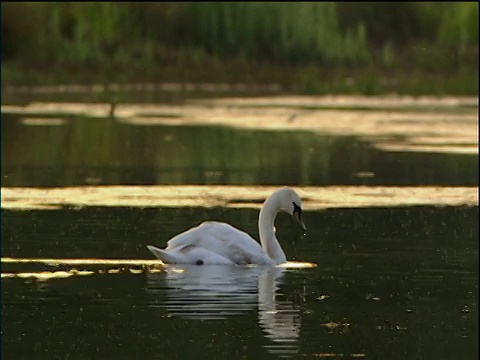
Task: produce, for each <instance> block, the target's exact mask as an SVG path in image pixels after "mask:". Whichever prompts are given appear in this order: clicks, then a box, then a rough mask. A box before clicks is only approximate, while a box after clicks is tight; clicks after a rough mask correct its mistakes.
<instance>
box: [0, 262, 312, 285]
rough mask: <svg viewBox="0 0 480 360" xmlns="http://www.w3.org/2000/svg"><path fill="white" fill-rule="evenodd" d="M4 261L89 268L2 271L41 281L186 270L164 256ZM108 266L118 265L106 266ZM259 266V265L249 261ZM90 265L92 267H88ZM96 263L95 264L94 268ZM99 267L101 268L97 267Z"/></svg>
mask: <svg viewBox="0 0 480 360" xmlns="http://www.w3.org/2000/svg"><path fill="white" fill-rule="evenodd" d="M1 262H2V265H4V266H5V265H7V264H10V265H13V264H38V265H40V266H66V267H73V266H83V267H87V269H83V270H78V269H73V268H72V269H67V270H62V271H43V270H42V271H38V272H35V271H32V272H24V271H19V272H4V273H3V272H2V274H1V275H2V276H1V277H2V279H8V278H21V279H28V278H32V279H35V280H38V281H46V280H50V279H65V278H69V277H72V276H87V275H94V274H99V275H115V274H125V273H129V274H134V275H139V274H143V273H146V272H148V273H160V272H163V271H165V270H166V269H167V268H168V271H173V272H177V273H181V272H183V271H184V270H183V269H179V268H173V267H169V266H168V265H166V264H165V263H163V262H162V261H161V260H148V259H48V258H11V257H4V258H1ZM105 266H114V267H113V268H108V269H106V268H105ZM251 266H256V265H249V267H251ZM316 266H317V264H314V263H308V262H298V261H289V262H287V263H285V264H281V265H278V267H282V268H286V269H306V268H313V267H316ZM88 267H90V268H88ZM92 267H94V268H92ZM95 267H96V268H97V269H95Z"/></svg>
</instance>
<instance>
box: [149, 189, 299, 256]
mask: <svg viewBox="0 0 480 360" xmlns="http://www.w3.org/2000/svg"><path fill="white" fill-rule="evenodd" d="M279 211H285V212H287V213H289V214H290V215H292V216H293V217H294V218H295V219H296V220H297V221H298V222H299V224H300V226H301V227H302V229H303V231H304V232H305V231H306V228H305V225H304V224H303V220H302V202H301V200H300V197H299V196H298V195H297V193H296V192H295V191H294V190H292V189H290V188H288V187H283V188H280V189H278V190H276V191H275V192H274V193H273V194H271V195H270V196H269V197H268V198H267V200H265V203H264V204H263V206H262V209H261V210H260V215H259V217H258V230H259V233H260V242H261V243H262V246H260V244H259V243H258V242H257V241H255V240H254V239H253V238H252V237H251V236H250V235H248V234H247V233H245V232H243V231H241V230H238V229H236V228H234V227H233V226H231V225H230V224H227V223H221V222H214V221H206V222H203V223H202V224H200V225H199V226H197V227H194V228H191V229H189V230H187V231H185V232H183V233H181V234H179V235H177V236H175V237H173V238H172V239H170V240H169V241H168V243H167V248H166V249H164V250H162V249H159V248H157V247H155V246H151V245H148V246H147V248H148V250H150V251H151V252H152V253H153V254H154V255H155V256H156V257H157V258H158V259H160V260H162V261H163V262H164V263H166V264H197V265H204V264H205V265H233V264H237V265H247V264H257V265H278V264H282V263H285V262H286V261H287V259H286V257H285V253H284V252H283V250H282V247H281V246H280V244H279V243H278V240H277V238H276V236H275V232H274V227H273V226H274V221H275V217H276V215H277V213H278V212H279Z"/></svg>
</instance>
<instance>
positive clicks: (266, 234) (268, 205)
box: [258, 197, 287, 264]
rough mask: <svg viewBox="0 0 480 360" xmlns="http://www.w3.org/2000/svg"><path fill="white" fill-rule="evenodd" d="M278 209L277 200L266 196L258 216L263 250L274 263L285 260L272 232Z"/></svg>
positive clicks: (280, 262)
mask: <svg viewBox="0 0 480 360" xmlns="http://www.w3.org/2000/svg"><path fill="white" fill-rule="evenodd" d="M279 209H280V206H279V204H278V201H276V199H275V198H274V197H270V198H268V199H267V200H266V201H265V203H264V204H263V206H262V209H261V210H260V216H259V217H258V231H259V233H260V242H261V243H262V247H263V250H264V251H265V253H266V254H267V255H268V256H269V257H270V259H272V260H273V262H274V263H275V264H282V263H284V262H286V261H287V259H286V257H285V253H284V252H283V250H282V247H281V246H280V244H279V242H278V240H277V237H276V236H275V232H274V225H275V217H276V216H277V213H278V211H279Z"/></svg>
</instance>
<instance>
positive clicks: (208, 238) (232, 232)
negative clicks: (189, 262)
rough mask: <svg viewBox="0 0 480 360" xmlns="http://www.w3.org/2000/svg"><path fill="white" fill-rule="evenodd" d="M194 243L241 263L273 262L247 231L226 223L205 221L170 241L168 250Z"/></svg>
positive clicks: (196, 245)
mask: <svg viewBox="0 0 480 360" xmlns="http://www.w3.org/2000/svg"><path fill="white" fill-rule="evenodd" d="M192 245H193V246H195V247H198V248H203V249H205V250H208V251H210V252H212V253H215V254H218V255H219V256H222V257H224V258H226V259H229V260H230V261H232V262H234V263H235V264H239V265H245V264H269V263H270V262H271V260H270V259H269V258H268V257H267V256H266V255H265V253H264V251H263V249H262V247H261V246H260V244H259V243H258V242H257V241H255V240H254V239H253V238H252V237H251V236H250V235H248V234H247V233H245V232H243V231H241V230H238V229H236V228H234V227H233V226H231V225H229V224H226V223H220V222H214V221H208V222H204V223H202V224H200V225H199V226H197V227H195V228H192V229H189V230H187V231H185V232H183V233H181V234H179V235H177V236H175V237H174V238H172V239H171V240H170V241H168V246H167V250H177V249H181V248H184V247H186V246H192Z"/></svg>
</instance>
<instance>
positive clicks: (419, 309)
mask: <svg viewBox="0 0 480 360" xmlns="http://www.w3.org/2000/svg"><path fill="white" fill-rule="evenodd" d="M285 101H286V102H287V100H285ZM319 103H321V100H319ZM232 104H233V103H231V104H229V105H228V106H229V109H230V110H229V112H228V114H229V116H230V117H226V115H225V114H226V112H225V111H226V110H225V108H223V110H222V108H221V105H220V104H217V105H216V106H211V105H207V104H203V105H202V106H200V107H198V104H196V103H195V104H193V105H192V107H191V108H190V107H188V106H186V105H185V104H183V105H181V106H180V105H172V104H167V105H168V108H165V107H163V108H155V109H153V110H152V109H150V110H148V111H149V112H148V113H144V114H143V115H142V116H140V115H138V112H137V114H136V115H135V116H133V115H128V114H127V113H128V112H127V111H126V110H125V112H124V113H122V112H121V109H119V115H118V118H116V119H112V118H108V116H105V115H102V114H100V115H98V114H96V113H95V111H96V110H95V109H96V108H95V106H94V105H91V104H84V105H82V106H83V107H82V108H81V110H79V108H78V106H79V105H78V104H76V105H75V104H74V105H72V104H70V105H68V106H67V105H64V106H65V107H63V108H61V111H59V108H58V107H55V106H57V105H55V106H54V107H53V109H52V105H51V104H50V105H48V106H47V105H46V104H43V105H42V106H43V107H42V106H37V105H35V106H37V107H35V106H33V108H29V107H28V106H27V107H18V108H12V107H10V108H9V107H8V106H4V107H3V108H2V123H1V126H2V165H1V166H2V280H1V286H2V357H3V358H5V359H33V358H35V359H52V358H53V359H57V358H58V359H97V358H98V359H137V358H138V359H141V358H147V359H191V358H204V359H245V358H247V359H257V358H258V359H264V358H272V359H274V358H298V359H304V358H305V359H316V358H332V357H333V358H370V359H384V358H393V359H476V358H478V240H477V239H478V151H477V152H476V151H474V150H475V149H474V147H475V145H476V146H477V147H478V143H477V144H475V141H478V140H472V139H473V138H472V137H471V135H472V134H471V132H472V131H475V128H474V127H472V124H473V125H476V126H477V127H478V103H477V106H476V107H475V106H473V107H471V106H470V107H464V106H463V107H462V106H456V105H455V104H454V105H452V106H450V107H449V106H446V107H445V108H444V107H442V106H443V105H442V103H441V101H439V102H438V103H435V104H434V105H435V106H436V107H435V106H434V107H433V108H432V106H433V105H432V104H431V103H427V105H425V106H426V107H422V106H423V105H422V104H423V103H422V104H421V105H422V106H417V108H416V109H415V111H416V114H417V115H418V116H416V117H415V116H412V113H411V106H412V104H408V105H407V106H408V108H405V105H404V104H403V103H401V102H398V103H395V106H396V107H392V108H390V109H389V111H388V114H386V115H384V118H383V117H382V119H384V120H385V121H387V122H388V126H389V127H388V128H382V126H383V125H382V124H381V123H379V122H378V123H375V124H376V126H373V127H372V126H366V125H365V124H367V123H368V121H373V120H372V118H374V117H375V116H379V113H382V112H385V109H378V108H376V107H375V106H373V105H369V106H370V107H369V108H368V109H367V111H366V112H365V113H362V114H361V115H362V116H360V117H359V119H360V118H361V119H363V120H358V121H359V124H358V127H361V128H362V129H361V130H358V127H357V126H353V127H352V128H351V131H347V130H346V129H343V130H342V129H340V130H339V129H338V128H337V127H338V124H336V122H335V124H336V125H332V126H330V127H328V128H325V129H313V128H312V127H314V126H317V125H316V123H315V121H314V120H315V118H314V117H315V116H318V119H320V118H321V116H327V115H326V114H325V112H328V114H331V113H330V112H331V111H332V110H331V109H317V110H318V111H319V113H318V114H317V113H316V112H315V111H317V110H315V111H313V112H308V113H302V112H299V113H295V114H296V115H295V116H298V118H296V119H293V120H292V117H289V116H285V114H286V115H288V114H291V109H289V110H288V111H287V110H285V109H283V108H282V109H283V110H282V109H280V110H282V111H284V113H281V114H280V113H278V111H280V110H279V109H278V105H275V106H273V105H272V106H271V107H268V106H266V105H264V104H263V105H262V107H258V106H257V107H254V106H246V105H245V104H242V106H238V107H237V108H235V107H234V106H233V105H232ZM167 105H166V106H167ZM250 105H251V104H250ZM257 105H258V104H257ZM416 105H418V104H416ZM85 109H87V110H88V111H90V112H87V113H85V112H84V110H85ZM92 109H93V110H92ZM219 109H220V110H219ZM232 109H233V110H232ZM130 110H131V109H130ZM130 110H129V111H130ZM143 111H147V110H143ZM222 111H224V112H222ZM295 111H306V110H304V109H303V110H298V109H295ZM308 111H312V110H308ZM339 111H340V112H342V113H340V112H339V113H337V115H339V114H340V115H341V114H343V112H350V113H352V114H357V115H358V113H357V112H358V108H357V107H355V108H354V109H350V110H349V109H347V110H345V109H340V110H339ZM202 112H203V113H202ZM426 112H428V114H431V115H432V116H431V118H428V119H426V120H425V113H426ZM391 113H394V114H402V116H405V117H407V118H408V119H409V121H411V124H410V125H411V127H414V128H415V126H416V128H415V129H417V130H418V131H417V132H411V133H409V132H408V131H404V130H399V129H398V128H394V127H393V125H392V123H393V122H394V123H395V126H400V124H405V121H406V120H405V119H403V118H394V119H391V118H390V117H391V116H392V115H391ZM199 114H202V115H199ZM241 114H243V117H244V118H245V119H244V120H243V122H242V121H241V119H240V120H239V119H237V117H240V116H242V115H241ZM279 114H280V115H282V116H284V117H283V120H282V121H283V122H284V123H285V124H288V126H290V127H291V128H281V126H280V125H282V124H283V123H282V124H279V123H276V121H278V120H275V116H277V115H278V116H280V115H279ZM298 114H299V115H298ZM315 114H317V115H315ZM322 114H323V115H322ZM207 115H208V116H207ZM274 115H275V116H274ZM355 116H356V115H355ZM449 116H453V118H454V119H458V121H459V122H460V123H461V124H463V125H462V126H455V124H454V126H453V127H451V126H450V125H451V123H452V122H454V120H452V119H450V118H449ZM224 117H225V118H224ZM309 117H312V118H311V119H309ZM475 118H476V122H475V121H474V120H475ZM212 119H217V120H218V121H217V120H215V121H216V122H215V123H208V121H211V120H212ZM432 119H434V120H435V123H434V124H436V125H435V126H438V127H437V128H435V130H433V129H431V130H428V131H427V132H426V130H425V128H421V127H419V125H418V124H420V125H422V126H424V125H425V126H426V125H428V126H426V128H427V129H429V128H432V126H433V125H432V124H431V123H428V122H429V121H433V120H432ZM472 119H473V120H472ZM180 120H182V121H180ZM347 120H348V119H347ZM347 120H346V121H347ZM222 121H223V123H222ZM228 121H231V122H232V127H231V126H229V125H228V124H227V123H228ZM361 121H364V122H362V123H361V124H360V122H361ZM382 121H383V120H382ZM252 122H253V123H254V125H252ZM318 122H319V123H320V120H318ZM244 123H245V124H247V125H248V126H244V125H245V124H244ZM362 124H363V125H362ZM439 124H443V125H442V126H444V125H445V126H447V127H446V128H445V129H444V130H442V131H440V130H439V128H440V125H439ZM370 125H371V124H370ZM377 125H378V126H377ZM282 126H283V125H282ZM362 126H363V127H362ZM449 126H450V127H449ZM409 129H410V127H409ZM472 129H473V130H472ZM453 135H454V136H453ZM474 135H475V134H474ZM477 136H478V130H477ZM421 138H423V140H422V141H420V139H421ZM425 138H428V139H432V138H435V139H437V140H436V141H429V140H425ZM439 139H442V141H440V140H439ZM426 145H428V147H429V148H425V146H426ZM394 147H395V150H394V149H393V148H394ZM432 147H433V149H432ZM472 149H473V150H472ZM282 184H289V185H291V186H293V187H294V188H296V189H297V190H298V192H299V193H300V194H301V195H302V196H303V198H304V203H305V212H304V221H305V224H306V226H307V228H308V231H307V235H306V236H303V234H302V232H301V230H300V229H298V227H296V226H295V224H294V222H293V220H292V219H291V218H290V217H289V216H288V215H286V214H279V216H278V218H277V221H276V229H277V237H278V238H279V239H280V242H281V244H282V247H283V249H284V251H285V253H286V255H287V258H288V259H289V260H290V261H291V263H289V264H287V266H285V267H273V268H269V267H247V268H243V267H224V266H175V267H165V266H162V265H161V264H160V263H159V262H158V261H152V260H154V259H153V256H152V255H151V254H150V253H149V251H148V250H147V249H146V245H149V244H155V245H157V246H160V247H163V246H165V244H166V242H167V241H168V239H169V238H171V237H172V236H174V235H176V234H177V233H179V232H182V231H184V230H186V229H188V228H189V227H191V226H195V225H197V224H199V223H200V222H202V221H204V220H220V221H226V222H229V223H231V224H232V225H234V226H236V227H238V228H241V229H242V230H245V231H247V232H248V233H250V234H252V235H253V237H254V238H258V230H257V224H256V222H257V216H258V210H259V206H260V205H261V203H262V201H263V200H264V198H265V196H266V195H268V194H269V193H270V192H271V190H272V189H274V188H275V187H276V186H278V185H282ZM113 185H115V186H113ZM172 185H174V186H172ZM59 187H60V188H59ZM155 194H156V195H155ZM405 194H407V195H405Z"/></svg>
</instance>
